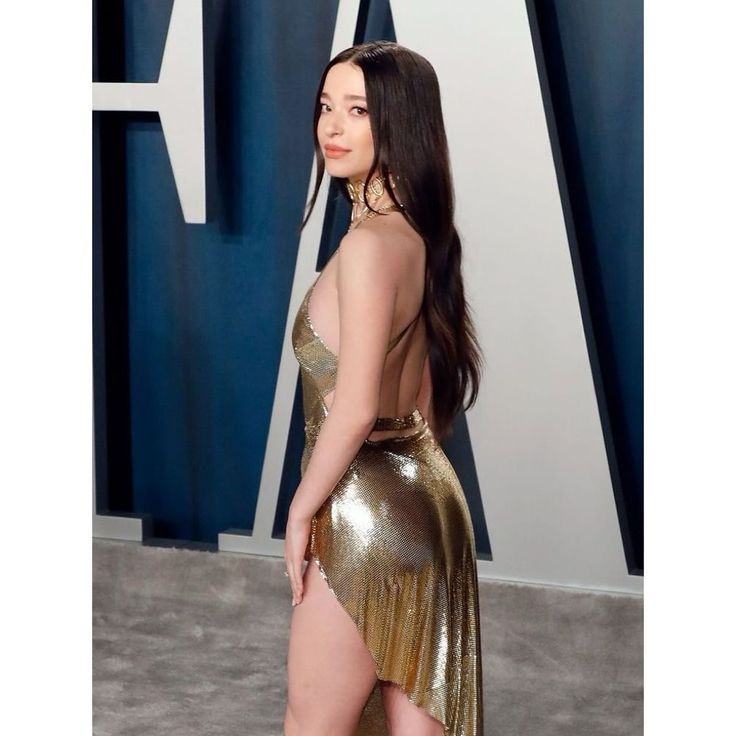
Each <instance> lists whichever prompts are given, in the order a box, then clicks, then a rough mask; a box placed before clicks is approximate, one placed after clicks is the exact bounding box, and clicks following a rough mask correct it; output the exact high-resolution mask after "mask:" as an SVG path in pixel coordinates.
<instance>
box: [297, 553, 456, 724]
mask: <svg viewBox="0 0 736 736" xmlns="http://www.w3.org/2000/svg"><path fill="white" fill-rule="evenodd" d="M311 558H312V559H313V560H314V562H315V564H316V565H317V570H319V574H320V575H321V576H322V579H323V580H324V581H325V583H327V587H328V588H329V589H330V591H331V592H332V594H333V595H334V596H335V598H336V599H337V602H338V603H339V604H340V606H341V607H342V609H343V611H345V613H346V614H347V615H348V616H350V620H351V621H352V622H353V623H354V624H355V627H356V630H357V631H358V635H359V636H360V638H361V639H362V640H363V643H364V644H365V646H366V648H367V649H368V651H369V652H370V655H371V657H372V658H373V661H374V663H375V670H376V678H377V679H378V680H379V681H380V682H388V683H391V684H394V685H397V686H398V687H399V688H400V689H401V692H402V693H404V695H406V697H407V699H408V700H409V702H410V703H413V704H414V705H415V706H416V707H417V708H421V709H422V710H423V711H424V712H425V713H427V714H428V715H429V716H431V717H432V718H434V719H435V720H436V721H438V722H439V723H441V724H442V730H443V736H452V735H451V734H450V726H449V724H447V723H445V721H444V720H443V719H442V718H440V717H438V716H437V715H436V714H435V713H433V712H432V710H431V709H430V708H428V707H427V706H426V705H422V704H421V703H419V702H417V698H416V696H413V695H412V694H411V693H410V692H409V691H408V690H407V689H406V686H405V685H404V684H402V683H401V682H398V681H397V680H391V679H386V678H383V677H379V676H378V675H379V671H380V666H379V664H378V662H376V657H375V654H374V653H373V652H372V651H371V650H370V648H368V644H367V643H366V642H365V639H364V638H363V636H362V635H361V634H360V630H359V629H358V626H357V624H356V623H355V619H354V618H353V617H352V616H351V615H350V613H349V612H348V611H347V609H346V608H345V606H344V605H343V603H342V601H341V600H340V596H338V595H337V593H336V592H335V589H334V588H333V587H332V584H331V583H330V578H329V575H328V574H327V572H326V571H325V569H324V567H323V566H322V561H321V560H320V559H319V557H317V555H316V554H314V553H312V554H311ZM376 686H378V683H376V685H375V686H374V687H376ZM440 687H441V686H440ZM433 689H436V688H433ZM369 698H370V696H369ZM366 702H367V701H366Z"/></svg>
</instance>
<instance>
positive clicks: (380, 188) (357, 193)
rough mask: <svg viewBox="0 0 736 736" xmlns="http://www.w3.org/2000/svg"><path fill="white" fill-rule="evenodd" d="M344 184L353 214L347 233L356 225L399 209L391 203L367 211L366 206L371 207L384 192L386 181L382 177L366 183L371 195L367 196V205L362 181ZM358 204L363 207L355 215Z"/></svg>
mask: <svg viewBox="0 0 736 736" xmlns="http://www.w3.org/2000/svg"><path fill="white" fill-rule="evenodd" d="M346 184H347V190H348V195H349V196H350V201H351V202H352V203H353V214H352V215H351V217H350V226H349V227H348V231H350V230H352V229H353V228H356V227H357V226H358V225H360V224H361V223H362V222H365V221H366V220H371V219H372V218H374V217H377V216H378V215H379V214H382V213H384V212H393V211H394V210H396V211H399V209H400V208H399V207H397V206H396V205H395V204H394V203H393V202H390V203H389V204H386V205H383V206H382V207H378V208H376V209H373V210H371V209H368V204H370V206H371V207H373V206H374V204H375V203H376V202H377V201H378V200H379V199H380V198H381V196H382V195H383V193H384V191H385V190H386V187H385V185H386V180H385V179H384V178H383V177H382V176H377V177H375V178H373V179H371V181H370V182H369V183H368V186H367V187H366V191H367V192H368V193H369V195H370V194H372V195H373V197H370V196H369V199H370V200H371V201H370V202H368V203H366V201H365V197H364V196H363V184H364V181H363V180H362V179H358V181H357V182H356V183H355V184H353V183H352V182H350V181H348V182H346ZM359 203H360V204H362V205H363V208H362V209H360V211H359V212H358V213H357V214H356V213H355V209H356V207H355V206H356V205H358V204H359Z"/></svg>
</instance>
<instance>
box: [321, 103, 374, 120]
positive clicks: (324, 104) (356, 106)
mask: <svg viewBox="0 0 736 736" xmlns="http://www.w3.org/2000/svg"><path fill="white" fill-rule="evenodd" d="M319 106H320V112H326V110H325V108H326V107H329V105H328V104H327V103H326V102H320V103H319ZM350 109H351V110H360V114H359V115H358V117H359V118H362V117H363V116H364V115H367V114H368V110H366V109H365V108H364V107H358V105H354V106H353V107H352V108H350Z"/></svg>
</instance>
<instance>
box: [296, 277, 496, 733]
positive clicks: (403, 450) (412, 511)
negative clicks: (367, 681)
mask: <svg viewBox="0 0 736 736" xmlns="http://www.w3.org/2000/svg"><path fill="white" fill-rule="evenodd" d="M315 284H316V281H315V283H313V284H312V286H311V287H310V288H309V290H308V291H307V293H306V295H305V297H304V299H303V301H302V304H301V306H300V307H299V311H298V313H297V316H296V319H295V321H294V326H293V330H292V345H293V348H294V353H295V355H296V358H297V360H298V361H299V365H300V373H301V380H302V390H303V395H304V417H305V447H304V453H303V455H302V460H301V472H302V475H303V474H304V471H305V470H306V467H307V463H308V462H309V458H310V456H311V453H312V449H313V447H314V443H315V441H316V439H317V435H318V433H319V431H320V427H321V425H322V422H323V421H324V419H325V417H326V416H327V407H326V405H325V402H324V397H325V396H327V395H328V394H329V393H330V392H331V391H333V390H334V388H335V379H336V376H337V360H338V359H337V356H335V355H334V354H333V353H331V352H330V350H329V349H328V348H327V346H326V345H325V344H324V342H323V341H322V339H321V338H320V336H319V334H318V333H317V332H316V331H315V329H314V327H313V325H312V323H311V321H310V318H309V298H310V296H311V293H312V289H313V288H314V285H315ZM408 327H409V325H407V328H408ZM405 331H406V330H404V331H402V333H401V334H400V335H398V336H397V337H396V338H394V339H393V340H392V341H391V343H390V344H389V347H388V351H389V352H390V351H391V349H392V348H393V347H394V346H395V345H396V344H397V343H398V341H399V340H400V339H401V337H402V336H403V334H404V332H405ZM408 427H417V429H416V430H415V431H414V432H412V433H411V434H409V435H408V436H406V435H405V436H394V437H388V438H383V439H379V440H368V439H366V440H365V441H364V443H363V445H362V446H361V447H360V449H359V451H358V453H357V455H356V456H355V458H354V460H353V461H352V462H351V463H350V465H349V467H348V469H347V470H346V472H345V474H344V475H343V477H342V478H341V479H340V481H338V483H337V485H336V486H335V488H334V490H333V491H332V493H331V494H330V496H328V498H327V499H326V500H325V502H324V503H323V504H322V506H321V507H320V508H319V510H318V511H317V513H316V514H315V516H314V518H313V519H312V530H311V536H310V542H309V554H310V555H311V556H312V557H314V558H316V560H315V561H316V563H317V565H318V567H319V570H320V573H321V575H322V577H323V578H324V579H325V580H326V582H327V584H328V585H329V587H330V589H331V590H332V592H333V593H334V594H335V596H336V597H337V599H338V601H339V602H340V603H341V604H342V606H343V608H344V609H345V611H347V613H348V614H349V615H350V617H351V618H352V619H353V621H354V622H355V625H356V626H357V628H358V631H359V633H360V635H361V636H362V638H363V640H364V641H365V643H366V646H367V647H368V649H369V651H370V652H371V654H372V655H373V658H374V660H375V662H376V675H377V677H378V679H379V680H388V681H391V682H394V683H397V684H398V685H399V686H400V687H401V689H402V690H403V691H404V692H405V693H406V695H407V696H408V697H409V700H410V701H411V702H413V703H414V704H416V705H417V706H419V707H420V708H423V709H425V710H426V711H427V712H428V713H429V714H430V715H432V716H433V717H434V718H436V719H437V720H439V721H441V722H442V723H443V724H444V726H445V729H444V733H445V734H446V736H483V688H482V669H481V648H480V620H479V615H478V589H477V582H478V575H477V567H476V557H475V541H474V536H473V527H472V523H471V519H470V513H469V510H468V506H467V503H466V501H465V496H464V493H463V490H462V488H461V486H460V483H459V481H458V478H457V476H456V474H455V471H454V470H453V468H452V465H451V464H450V462H449V460H448V459H447V457H446V455H445V453H444V452H443V451H442V448H441V447H440V445H439V443H438V442H437V441H436V439H435V437H434V435H433V434H432V431H431V429H430V427H429V425H428V424H427V422H426V421H425V419H424V418H423V417H422V415H421V414H420V412H419V410H418V409H415V411H414V412H413V413H412V414H409V415H408V416H406V417H381V418H379V419H378V420H377V422H376V426H375V429H377V430H386V429H402V428H408ZM356 734H357V735H358V736H387V734H388V731H387V728H386V722H385V714H384V710H383V700H382V698H381V692H380V687H379V683H376V686H375V688H374V689H373V691H372V693H371V695H370V697H369V698H368V700H367V702H366V705H365V708H364V710H363V712H362V715H361V719H360V724H359V726H358V729H357V731H356Z"/></svg>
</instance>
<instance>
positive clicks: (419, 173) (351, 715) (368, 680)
mask: <svg viewBox="0 0 736 736" xmlns="http://www.w3.org/2000/svg"><path fill="white" fill-rule="evenodd" d="M314 139H315V146H316V153H317V158H318V163H319V166H318V174H317V181H316V186H315V191H314V194H313V196H312V198H311V201H310V204H309V208H308V212H307V217H306V219H305V223H306V221H307V219H309V216H310V214H311V212H312V209H313V207H314V202H315V200H316V197H317V192H318V190H319V187H320V183H321V181H322V178H323V175H324V171H325V168H326V169H327V172H328V174H330V176H332V177H334V178H336V179H337V181H338V182H340V184H341V185H342V187H343V191H344V193H345V194H346V195H347V196H348V197H349V198H350V200H351V202H352V204H353V210H352V217H351V224H350V228H349V230H348V232H347V234H346V235H345V236H344V237H343V239H342V240H341V242H340V245H339V247H338V249H337V250H336V252H335V253H334V254H333V256H332V257H331V258H330V260H329V262H328V264H327V265H326V266H325V267H324V269H323V270H322V272H321V274H320V275H319V277H318V278H317V280H316V281H315V282H314V283H313V284H312V286H311V287H310V289H309V290H308V292H307V294H306V295H305V297H304V300H303V301H302V304H301V306H300V308H299V311H298V314H297V317H296V320H295V322H294V327H293V333H292V341H293V346H294V352H295V354H296V357H297V360H298V361H299V364H300V370H301V379H302V387H303V392H304V416H305V437H306V442H305V448H304V455H303V456H302V468H301V469H302V479H301V482H300V484H299V487H298V488H297V490H296V493H295V495H294V498H293V500H292V502H291V506H290V508H289V518H288V523H287V527H286V539H285V559H286V568H287V570H286V573H285V574H288V575H289V578H290V582H291V587H292V606H295V607H294V608H293V615H292V622H291V632H290V642H289V652H288V703H287V707H286V714H285V720H284V732H285V736H311V735H312V734H315V735H317V734H318V735H319V736H342V735H345V736H348V734H354V733H358V734H390V735H391V736H403V735H404V734H407V735H409V734H410V735H411V736H437V735H442V734H452V735H453V736H460V735H461V734H462V736H482V734H483V702H482V678H481V650H480V628H479V619H478V593H477V569H476V559H475V542H474V537H473V529H472V525H471V519H470V514H469V511H468V507H467V504H466V501H465V497H464V495H463V491H462V488H461V487H460V484H459V482H458V479H457V476H456V475H455V472H454V471H453V469H452V466H451V465H450V463H449V461H448V460H447V457H446V456H445V454H444V453H443V451H442V449H441V447H440V445H439V440H440V439H441V438H442V437H443V436H445V435H446V434H447V433H448V432H449V430H450V427H451V423H452V420H453V417H454V415H455V414H456V413H457V412H458V411H459V410H460V409H462V408H468V407H469V406H471V405H472V404H473V403H474V401H475V398H476V395H477V390H478V383H479V376H480V366H481V363H482V358H481V353H480V348H479V346H478V343H477V340H476V337H475V335H474V330H473V326H472V322H471V320H470V317H469V315H468V310H467V306H466V303H465V297H464V292H463V284H462V277H461V272H460V260H461V248H460V242H459V239H458V236H457V232H456V230H455V227H454V225H453V194H452V183H451V178H450V171H449V161H448V153H447V142H446V138H445V132H444V125H443V121H442V111H441V105H440V93H439V86H438V83H437V77H436V75H435V72H434V70H433V68H432V66H431V65H430V64H429V63H428V62H427V60H426V59H424V58H423V57H421V56H419V55H418V54H416V53H414V52H412V51H410V50H408V49H406V48H404V47H402V46H399V45H398V44H395V43H389V42H384V41H380V42H374V43H366V44H362V45H360V46H355V47H352V48H349V49H347V50H345V51H343V52H341V53H340V54H338V55H337V56H336V57H335V58H334V59H333V60H332V61H331V62H330V63H329V64H328V66H327V68H326V69H325V72H324V74H323V75H322V79H321V82H320V86H319V97H318V98H317V104H316V106H315V119H314ZM303 226H304V224H302V227H303ZM338 356H339V364H338ZM468 390H470V398H469V401H468V403H467V404H466V405H465V407H463V401H464V399H465V395H466V393H467V391H468ZM303 560H307V561H308V564H307V566H306V569H305V570H304V572H302V561H303Z"/></svg>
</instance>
